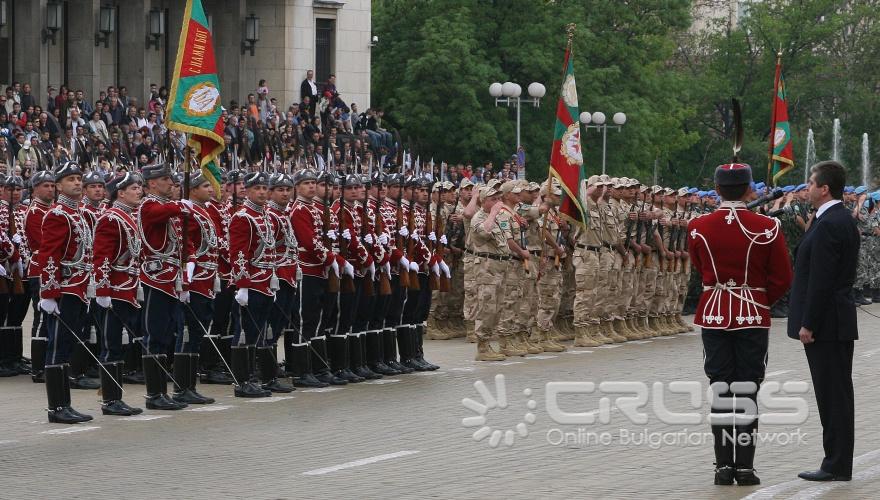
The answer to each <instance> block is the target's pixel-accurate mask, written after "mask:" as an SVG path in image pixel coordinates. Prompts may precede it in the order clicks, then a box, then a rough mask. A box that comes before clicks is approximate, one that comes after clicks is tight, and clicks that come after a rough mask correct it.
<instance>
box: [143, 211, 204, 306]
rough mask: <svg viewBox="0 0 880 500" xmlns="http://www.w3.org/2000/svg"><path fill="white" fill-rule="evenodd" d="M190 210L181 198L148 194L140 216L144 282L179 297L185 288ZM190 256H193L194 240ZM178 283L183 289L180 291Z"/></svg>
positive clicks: (188, 253) (188, 250)
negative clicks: (184, 237)
mask: <svg viewBox="0 0 880 500" xmlns="http://www.w3.org/2000/svg"><path fill="white" fill-rule="evenodd" d="M185 210H188V209H187V208H186V206H185V205H184V204H183V203H181V202H179V201H172V200H169V199H167V198H161V197H159V196H156V195H153V194H148V195H147V196H146V197H144V201H143V203H141V206H140V209H139V210H138V216H137V217H136V220H137V223H138V229H139V231H140V234H141V240H142V241H143V247H142V249H141V281H142V282H143V284H144V285H147V286H150V287H152V288H155V289H156V290H161V291H162V292H164V293H166V294H168V295H171V296H172V297H174V298H177V291H182V287H183V276H182V273H181V270H180V244H181V242H180V239H181V227H182V224H183V223H182V222H181V216H182V215H183V213H184V211H185ZM189 242H190V243H189V244H188V245H187V246H190V248H188V249H187V251H186V255H192V254H193V252H192V248H191V247H192V243H191V242H192V240H191V239H190V240H189ZM178 286H179V287H180V290H178Z"/></svg>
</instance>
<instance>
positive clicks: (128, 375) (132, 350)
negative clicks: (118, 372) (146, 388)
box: [122, 334, 145, 384]
mask: <svg viewBox="0 0 880 500" xmlns="http://www.w3.org/2000/svg"><path fill="white" fill-rule="evenodd" d="M128 338H129V339H130V340H129V342H128V344H125V346H124V348H123V349H124V352H123V354H122V359H123V361H125V363H124V364H123V366H124V367H125V375H123V377H122V378H123V379H125V383H126V384H143V383H145V382H144V348H143V346H142V345H141V342H142V340H143V339H141V338H134V336H133V335H131V334H129V337H128Z"/></svg>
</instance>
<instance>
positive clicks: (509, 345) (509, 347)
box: [498, 335, 529, 356]
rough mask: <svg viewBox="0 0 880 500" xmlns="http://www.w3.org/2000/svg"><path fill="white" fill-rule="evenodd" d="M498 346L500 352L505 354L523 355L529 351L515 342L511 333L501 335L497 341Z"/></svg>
mask: <svg viewBox="0 0 880 500" xmlns="http://www.w3.org/2000/svg"><path fill="white" fill-rule="evenodd" d="M498 346H499V347H500V350H501V354H504V355H505V356H525V355H526V354H528V353H529V352H528V351H527V350H525V349H523V348H521V347H520V346H519V344H518V343H516V339H515V338H514V336H513V335H505V336H502V337H501V340H499V341H498Z"/></svg>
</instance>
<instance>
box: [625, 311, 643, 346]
mask: <svg viewBox="0 0 880 500" xmlns="http://www.w3.org/2000/svg"><path fill="white" fill-rule="evenodd" d="M624 323H626V326H627V327H628V328H629V330H630V331H631V332H633V335H634V336H635V338H636V340H641V339H643V338H645V336H646V335H645V332H643V331H641V330H640V329H639V327H638V326H636V317H634V316H627V317H626V319H625V320H624Z"/></svg>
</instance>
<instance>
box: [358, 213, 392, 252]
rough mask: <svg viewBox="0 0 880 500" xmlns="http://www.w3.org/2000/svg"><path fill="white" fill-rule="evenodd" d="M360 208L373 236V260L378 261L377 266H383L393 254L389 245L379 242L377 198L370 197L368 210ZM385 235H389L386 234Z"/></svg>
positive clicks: (371, 250)
mask: <svg viewBox="0 0 880 500" xmlns="http://www.w3.org/2000/svg"><path fill="white" fill-rule="evenodd" d="M358 208H359V209H360V212H361V216H362V217H363V219H364V222H365V224H366V225H367V228H368V232H369V234H371V235H372V237H373V244H372V245H369V247H368V248H369V250H370V256H371V257H372V258H373V262H375V263H376V267H379V266H383V265H385V263H386V262H388V260H389V259H390V258H391V255H390V253H389V252H388V249H387V247H386V246H385V245H382V244H381V243H379V233H378V232H376V217H377V216H379V215H378V211H377V210H376V200H375V198H369V199H368V200H367V209H366V211H364V209H363V207H360V206H359V207H358ZM385 236H388V235H387V234H386V235H385Z"/></svg>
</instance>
